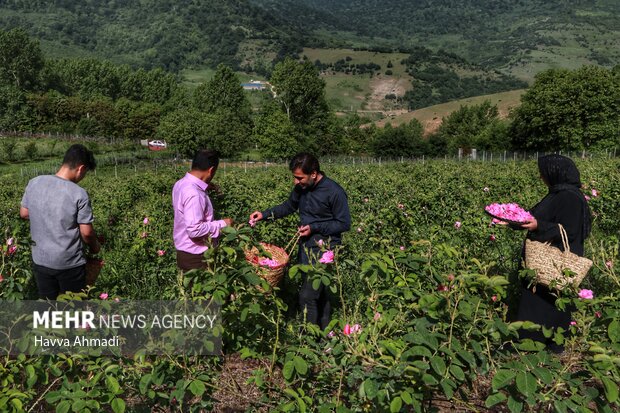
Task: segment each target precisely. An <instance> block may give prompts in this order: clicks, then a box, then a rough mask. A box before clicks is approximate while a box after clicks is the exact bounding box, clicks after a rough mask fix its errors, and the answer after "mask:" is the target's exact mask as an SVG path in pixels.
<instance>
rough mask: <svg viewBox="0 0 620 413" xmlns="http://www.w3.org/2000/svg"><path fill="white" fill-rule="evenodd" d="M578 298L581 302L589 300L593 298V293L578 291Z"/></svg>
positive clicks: (583, 290)
mask: <svg viewBox="0 0 620 413" xmlns="http://www.w3.org/2000/svg"><path fill="white" fill-rule="evenodd" d="M579 298H581V299H582V300H591V299H593V298H594V291H592V290H586V289H585V288H584V289H582V290H580V291H579Z"/></svg>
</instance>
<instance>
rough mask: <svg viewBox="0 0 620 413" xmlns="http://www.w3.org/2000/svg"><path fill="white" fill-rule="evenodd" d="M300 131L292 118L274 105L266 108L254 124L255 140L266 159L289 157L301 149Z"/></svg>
mask: <svg viewBox="0 0 620 413" xmlns="http://www.w3.org/2000/svg"><path fill="white" fill-rule="evenodd" d="M298 134H299V131H298V130H297V129H296V128H295V126H294V125H293V123H292V122H291V121H290V119H289V118H288V117H287V116H286V114H285V113H283V112H282V111H281V110H279V109H278V108H277V107H275V106H273V105H269V106H267V107H266V108H265V110H264V111H263V113H262V114H261V115H260V116H258V118H257V119H256V122H255V126H254V133H253V137H254V141H255V142H256V145H257V147H258V150H259V152H260V153H261V155H262V156H264V157H265V158H266V159H273V160H275V159H289V158H291V157H293V156H294V155H295V154H296V153H298V152H299V151H300V150H301V145H300V143H299V142H300V140H301V139H300V138H299V137H298Z"/></svg>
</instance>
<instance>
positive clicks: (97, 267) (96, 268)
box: [86, 258, 103, 285]
mask: <svg viewBox="0 0 620 413" xmlns="http://www.w3.org/2000/svg"><path fill="white" fill-rule="evenodd" d="M101 268H103V260H101V259H99V258H87V259H86V285H95V281H97V277H99V273H100V272H101Z"/></svg>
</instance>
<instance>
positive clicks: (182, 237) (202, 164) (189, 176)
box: [172, 149, 232, 271]
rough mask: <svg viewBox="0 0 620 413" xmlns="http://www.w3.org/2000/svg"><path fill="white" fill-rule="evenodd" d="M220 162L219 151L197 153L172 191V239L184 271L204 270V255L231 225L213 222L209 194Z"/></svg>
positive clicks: (224, 221) (224, 222) (219, 221)
mask: <svg viewBox="0 0 620 413" xmlns="http://www.w3.org/2000/svg"><path fill="white" fill-rule="evenodd" d="M219 163H220V160H219V157H218V155H217V153H216V152H214V151H209V150H204V149H203V150H200V151H198V153H196V156H194V160H193V161H192V169H191V171H189V172H188V173H186V174H185V176H184V177H183V178H181V179H179V180H178V181H177V182H176V183H175V184H174V187H173V188H172V207H173V208H174V229H173V233H172V236H173V239H174V246H175V248H176V250H177V265H178V266H179V268H180V269H181V270H183V271H188V270H192V269H197V268H204V267H205V263H204V260H203V253H204V252H205V251H206V250H207V249H208V248H209V243H210V239H211V238H217V237H218V236H219V235H220V229H221V228H223V227H225V226H227V225H232V219H230V218H224V219H221V220H215V219H214V213H213V212H214V211H213V205H212V204H211V200H210V199H209V195H207V188H208V187H209V183H210V182H211V180H212V179H213V177H214V176H215V172H216V171H217V166H218V165H219Z"/></svg>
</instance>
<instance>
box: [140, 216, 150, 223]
mask: <svg viewBox="0 0 620 413" xmlns="http://www.w3.org/2000/svg"><path fill="white" fill-rule="evenodd" d="M149 222H150V221H149V217H144V219H143V220H142V223H143V224H144V225H148V224H149Z"/></svg>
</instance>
